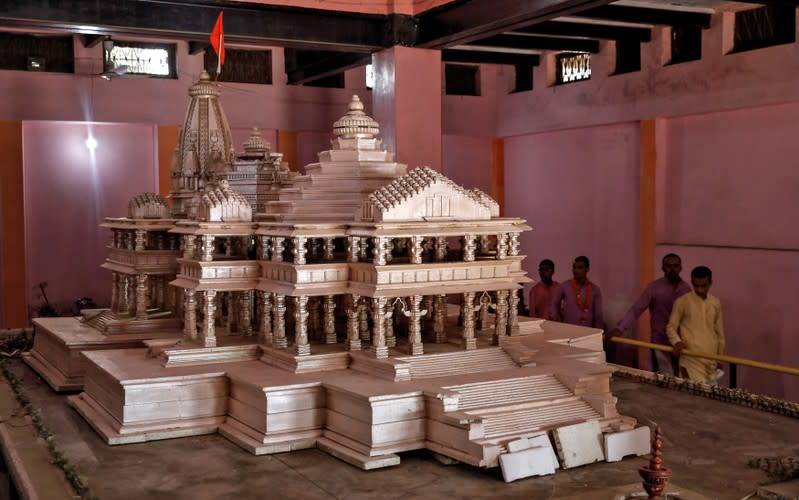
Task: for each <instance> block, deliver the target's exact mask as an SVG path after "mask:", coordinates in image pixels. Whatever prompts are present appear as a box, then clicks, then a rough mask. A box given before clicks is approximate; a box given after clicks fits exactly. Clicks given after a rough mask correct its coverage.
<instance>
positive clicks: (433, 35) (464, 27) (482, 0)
mask: <svg viewBox="0 0 799 500" xmlns="http://www.w3.org/2000/svg"><path fill="white" fill-rule="evenodd" d="M610 2H611V0H524V1H521V0H465V1H460V2H453V3H450V4H446V5H443V6H442V7H439V8H437V9H432V10H429V11H426V12H423V13H422V14H420V15H419V16H418V17H417V20H418V23H419V32H418V38H417V42H416V45H417V46H419V47H427V48H448V47H452V46H455V45H460V44H464V43H468V42H471V41H474V40H479V39H481V38H486V37H489V36H493V35H497V34H499V33H502V32H505V31H512V30H514V29H516V28H519V27H522V26H528V25H530V24H535V23H540V22H544V21H548V20H550V19H553V18H556V17H561V16H568V15H573V14H575V13H576V12H579V11H582V10H585V9H589V8H593V7H597V6H603V5H607V4H609V3H610Z"/></svg>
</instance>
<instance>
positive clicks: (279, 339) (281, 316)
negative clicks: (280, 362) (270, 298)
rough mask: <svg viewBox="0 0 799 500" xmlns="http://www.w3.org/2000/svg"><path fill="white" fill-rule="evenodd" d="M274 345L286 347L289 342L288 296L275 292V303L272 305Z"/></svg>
mask: <svg viewBox="0 0 799 500" xmlns="http://www.w3.org/2000/svg"><path fill="white" fill-rule="evenodd" d="M272 313H273V314H274V316H273V318H272V345H274V346H275V347H276V348H278V349H286V348H287V347H288V346H289V344H288V340H286V296H285V295H283V294H281V293H276V294H275V304H274V305H273V306H272Z"/></svg>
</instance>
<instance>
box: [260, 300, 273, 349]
mask: <svg viewBox="0 0 799 500" xmlns="http://www.w3.org/2000/svg"><path fill="white" fill-rule="evenodd" d="M258 296H259V297H260V302H261V327H260V328H259V335H260V337H261V343H263V344H265V345H269V344H271V343H272V294H271V293H269V292H264V291H263V290H258Z"/></svg>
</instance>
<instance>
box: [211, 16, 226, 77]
mask: <svg viewBox="0 0 799 500" xmlns="http://www.w3.org/2000/svg"><path fill="white" fill-rule="evenodd" d="M222 14H224V12H220V13H219V17H217V18H216V23H215V24H214V30H213V31H212V32H211V47H213V48H214V52H216V55H217V59H218V61H219V62H218V63H217V65H216V75H217V77H218V76H219V73H221V72H222V65H223V64H224V63H225V30H224V29H223V28H222Z"/></svg>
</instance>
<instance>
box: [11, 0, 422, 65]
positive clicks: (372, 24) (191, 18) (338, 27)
mask: <svg viewBox="0 0 799 500" xmlns="http://www.w3.org/2000/svg"><path fill="white" fill-rule="evenodd" d="M67 4H68V7H67ZM221 11H224V13H225V38H226V41H228V43H247V44H257V45H279V46H289V47H291V46H294V47H305V48H320V49H326V50H339V51H354V52H371V51H374V50H378V49H380V48H383V47H390V46H391V45H394V44H395V43H398V44H405V43H408V42H410V44H411V45H412V42H413V40H410V41H409V40H405V39H403V38H402V37H408V36H410V35H413V34H415V32H414V30H413V29H409V28H408V25H410V26H411V27H413V26H414V25H415V22H414V21H413V20H412V17H411V16H401V15H393V16H381V15H370V14H354V13H346V12H335V11H329V10H315V9H297V8H290V7H280V6H273V5H265V4H245V3H237V2H227V3H224V4H223V5H213V4H206V3H194V2H186V1H175V0H104V1H98V0H70V1H69V2H65V1H64V0H14V1H4V2H0V25H2V24H5V25H15V26H26V27H44V28H51V29H60V30H68V31H72V32H77V33H91V34H126V35H133V36H151V37H162V38H172V39H183V40H199V39H203V38H205V37H207V36H208V34H209V33H210V32H211V30H212V28H213V26H214V22H215V21H216V18H217V16H218V15H219V12H221ZM405 17H407V18H409V19H411V21H407V20H406V19H404V18H405ZM409 31H410V34H409V33H408V32H409ZM397 38H399V40H396V39H397Z"/></svg>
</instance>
